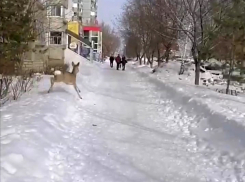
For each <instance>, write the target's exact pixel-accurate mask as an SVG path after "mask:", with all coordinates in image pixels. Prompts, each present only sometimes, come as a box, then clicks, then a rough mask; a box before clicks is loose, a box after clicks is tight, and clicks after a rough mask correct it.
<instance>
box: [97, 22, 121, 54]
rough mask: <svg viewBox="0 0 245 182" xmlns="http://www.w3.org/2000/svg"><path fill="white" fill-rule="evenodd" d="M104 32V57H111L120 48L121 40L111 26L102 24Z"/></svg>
mask: <svg viewBox="0 0 245 182" xmlns="http://www.w3.org/2000/svg"><path fill="white" fill-rule="evenodd" d="M100 27H101V30H102V35H103V39H102V49H103V50H102V53H103V57H105V56H110V55H111V54H113V55H114V54H115V53H116V52H117V51H118V49H119V47H120V44H121V42H120V38H119V36H118V34H117V33H116V32H115V31H114V30H113V29H112V28H111V26H110V25H108V24H105V23H104V22H102V23H101V24H100Z"/></svg>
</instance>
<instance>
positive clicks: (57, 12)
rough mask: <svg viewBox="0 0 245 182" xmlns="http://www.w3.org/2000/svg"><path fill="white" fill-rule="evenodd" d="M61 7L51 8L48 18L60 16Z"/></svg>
mask: <svg viewBox="0 0 245 182" xmlns="http://www.w3.org/2000/svg"><path fill="white" fill-rule="evenodd" d="M61 9H62V7H61V6H51V12H50V16H61V11H62V10H61Z"/></svg>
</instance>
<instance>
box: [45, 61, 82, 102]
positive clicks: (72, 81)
mask: <svg viewBox="0 0 245 182" xmlns="http://www.w3.org/2000/svg"><path fill="white" fill-rule="evenodd" d="M72 66H73V70H72V72H71V73H70V72H68V71H66V70H64V71H63V72H62V74H60V75H54V77H51V78H50V83H51V86H50V88H49V90H48V93H49V92H50V91H51V90H52V88H53V86H54V83H58V82H63V83H65V84H67V85H73V86H74V89H75V90H76V92H77V94H78V96H79V98H80V99H82V97H81V96H80V94H79V92H80V90H79V88H78V87H77V83H76V77H77V73H78V72H79V63H77V64H76V65H75V64H74V63H73V62H72Z"/></svg>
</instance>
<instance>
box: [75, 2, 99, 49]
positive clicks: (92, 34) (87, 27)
mask: <svg viewBox="0 0 245 182" xmlns="http://www.w3.org/2000/svg"><path fill="white" fill-rule="evenodd" d="M72 11H73V17H72V18H71V21H75V22H78V23H79V24H81V25H80V26H81V27H80V28H79V36H81V37H83V38H84V39H85V40H87V41H90V42H91V43H92V46H93V51H94V52H95V53H101V52H102V33H101V29H100V26H99V24H98V21H97V11H98V0H72Z"/></svg>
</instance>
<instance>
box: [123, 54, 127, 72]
mask: <svg viewBox="0 0 245 182" xmlns="http://www.w3.org/2000/svg"><path fill="white" fill-rule="evenodd" d="M126 64H127V60H126V57H125V56H122V70H123V71H124V70H125V66H126Z"/></svg>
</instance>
